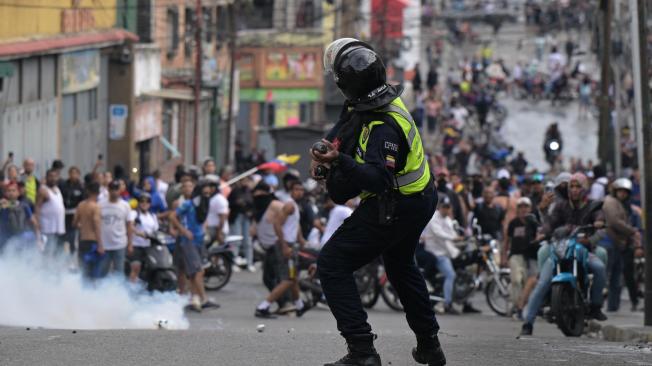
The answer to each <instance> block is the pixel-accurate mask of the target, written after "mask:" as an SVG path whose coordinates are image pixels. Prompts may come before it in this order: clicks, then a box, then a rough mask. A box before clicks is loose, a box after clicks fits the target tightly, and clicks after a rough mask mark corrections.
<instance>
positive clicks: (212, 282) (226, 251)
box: [204, 235, 242, 291]
mask: <svg viewBox="0 0 652 366" xmlns="http://www.w3.org/2000/svg"><path fill="white" fill-rule="evenodd" d="M240 241H242V236H240V235H230V236H227V237H226V239H225V242H224V244H219V243H217V242H214V243H212V244H211V245H210V246H209V247H208V248H207V259H208V263H207V265H206V266H205V269H204V287H205V288H206V290H210V291H217V290H220V289H221V288H222V287H224V286H226V284H227V283H229V280H230V279H231V275H232V274H233V261H234V255H233V246H234V244H235V243H237V242H240Z"/></svg>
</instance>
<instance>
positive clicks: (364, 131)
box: [360, 126, 371, 145]
mask: <svg viewBox="0 0 652 366" xmlns="http://www.w3.org/2000/svg"><path fill="white" fill-rule="evenodd" d="M370 132H371V131H370V130H369V126H364V127H363V128H362V140H361V141H360V142H361V143H362V144H363V145H364V144H366V143H367V140H368V139H369V133H370Z"/></svg>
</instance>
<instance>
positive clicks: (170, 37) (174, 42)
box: [165, 7, 179, 58]
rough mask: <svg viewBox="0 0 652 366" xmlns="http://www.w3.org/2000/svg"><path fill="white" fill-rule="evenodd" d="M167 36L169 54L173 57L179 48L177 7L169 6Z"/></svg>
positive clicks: (169, 56)
mask: <svg viewBox="0 0 652 366" xmlns="http://www.w3.org/2000/svg"><path fill="white" fill-rule="evenodd" d="M165 38H166V39H165V41H166V43H167V56H168V58H172V57H174V56H175V55H176V54H177V49H178V48H179V11H178V10H177V8H176V7H171V8H168V11H167V32H166V37H165Z"/></svg>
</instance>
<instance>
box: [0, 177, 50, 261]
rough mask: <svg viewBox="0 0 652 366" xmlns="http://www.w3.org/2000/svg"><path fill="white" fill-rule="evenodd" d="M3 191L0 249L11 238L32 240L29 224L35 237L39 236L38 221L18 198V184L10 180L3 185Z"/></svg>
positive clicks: (0, 215) (0, 207)
mask: <svg viewBox="0 0 652 366" xmlns="http://www.w3.org/2000/svg"><path fill="white" fill-rule="evenodd" d="M4 192H5V196H4V198H1V199H0V251H1V250H2V249H3V248H4V247H5V244H7V243H8V242H9V240H11V239H24V240H25V241H30V242H31V241H33V240H34V237H32V236H31V235H30V234H31V233H30V230H29V226H30V225H31V226H32V228H33V229H34V233H35V234H36V238H39V237H40V236H41V234H40V231H39V227H38V222H37V221H36V219H35V217H34V215H32V210H31V209H30V208H29V205H27V204H26V203H24V202H22V201H20V200H18V197H19V196H20V193H19V191H18V184H16V183H15V182H10V183H9V184H7V185H6V186H5V190H4Z"/></svg>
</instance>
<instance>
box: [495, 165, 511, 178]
mask: <svg viewBox="0 0 652 366" xmlns="http://www.w3.org/2000/svg"><path fill="white" fill-rule="evenodd" d="M496 178H498V179H509V178H511V175H510V174H509V171H508V170H507V169H504V168H503V169H500V170H499V171H498V173H497V174H496Z"/></svg>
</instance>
